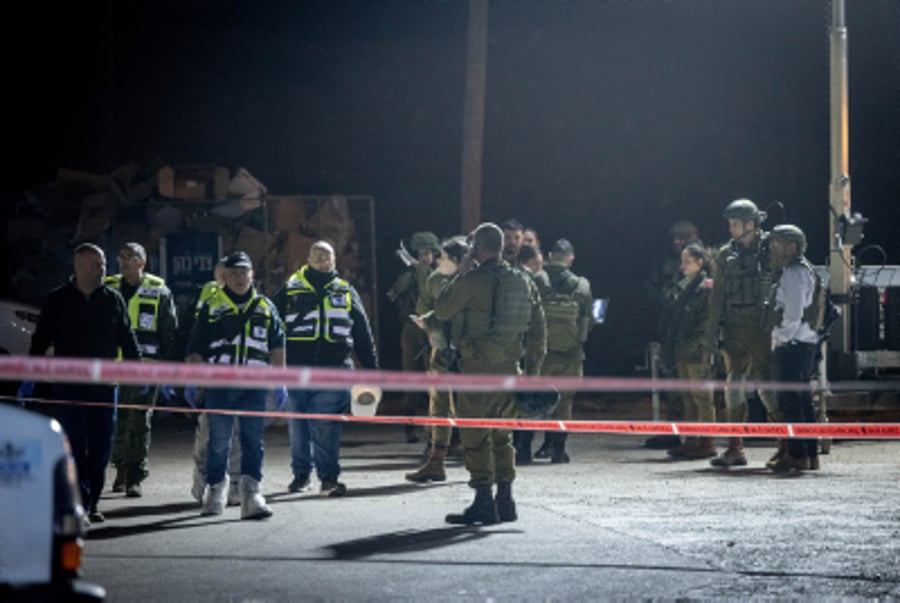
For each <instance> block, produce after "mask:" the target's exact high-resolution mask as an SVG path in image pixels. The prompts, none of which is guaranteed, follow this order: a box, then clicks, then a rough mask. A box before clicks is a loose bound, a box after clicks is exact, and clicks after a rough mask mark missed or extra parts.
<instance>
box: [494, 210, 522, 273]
mask: <svg viewBox="0 0 900 603" xmlns="http://www.w3.org/2000/svg"><path fill="white" fill-rule="evenodd" d="M500 228H502V229H503V242H504V245H503V260H504V261H505V262H507V263H508V264H510V265H511V266H518V265H519V250H520V249H521V248H522V243H523V242H524V235H525V227H524V226H522V223H521V222H519V221H518V220H517V219H516V218H509V219H508V220H505V221H504V222H502V223H501V224H500Z"/></svg>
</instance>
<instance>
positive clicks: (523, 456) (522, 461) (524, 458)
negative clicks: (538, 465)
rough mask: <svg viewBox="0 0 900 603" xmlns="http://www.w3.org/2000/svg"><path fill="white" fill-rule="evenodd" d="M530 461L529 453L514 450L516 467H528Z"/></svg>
mask: <svg viewBox="0 0 900 603" xmlns="http://www.w3.org/2000/svg"><path fill="white" fill-rule="evenodd" d="M531 461H532V458H531V451H530V450H525V449H524V448H522V449H519V450H516V465H530V464H531Z"/></svg>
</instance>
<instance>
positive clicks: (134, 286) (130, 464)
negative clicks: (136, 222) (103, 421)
mask: <svg viewBox="0 0 900 603" xmlns="http://www.w3.org/2000/svg"><path fill="white" fill-rule="evenodd" d="M118 260H119V270H120V272H119V274H116V275H114V276H109V277H107V278H106V285H107V286H109V287H112V288H113V289H115V290H117V291H118V292H119V293H120V294H121V295H122V298H123V299H124V300H125V303H126V304H127V305H128V316H129V318H130V319H131V328H132V329H134V333H135V336H136V337H137V340H138V345H139V346H140V348H141V357H142V358H143V360H144V361H145V362H146V361H150V360H175V358H176V354H175V331H176V330H177V329H178V316H177V314H176V313H175V303H174V301H173V299H172V292H171V291H170V290H169V288H168V287H167V286H166V282H165V281H164V280H163V279H161V278H159V277H158V276H155V275H153V274H150V273H149V272H146V271H145V270H144V267H145V266H146V265H147V252H146V251H145V250H144V246H143V245H141V244H140V243H135V242H129V243H125V244H124V245H122V248H121V249H120V250H119V255H118ZM169 390H170V388H164V389H163V395H164V396H165V397H166V398H169V397H171V393H170V391H169ZM159 391H160V387H159V385H157V384H150V385H123V386H122V387H121V388H120V390H119V403H120V404H125V405H135V406H140V407H143V408H119V415H118V420H117V423H116V436H115V440H114V443H113V451H112V463H113V465H115V467H116V478H115V480H114V481H113V488H112V489H113V492H121V491H123V490H124V492H125V496H128V497H129V498H137V497H140V496H141V494H142V493H141V482H142V481H143V480H144V479H145V478H146V477H147V475H148V471H147V454H148V453H149V451H150V428H151V421H152V420H153V411H152V410H151V407H153V406H154V405H155V404H156V397H157V395H158V393H159Z"/></svg>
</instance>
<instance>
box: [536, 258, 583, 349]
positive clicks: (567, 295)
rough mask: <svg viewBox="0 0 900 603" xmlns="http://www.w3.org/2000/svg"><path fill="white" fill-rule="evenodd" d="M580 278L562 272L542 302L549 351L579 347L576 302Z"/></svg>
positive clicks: (578, 312) (552, 283) (578, 314)
mask: <svg viewBox="0 0 900 603" xmlns="http://www.w3.org/2000/svg"><path fill="white" fill-rule="evenodd" d="M576 289H578V277H577V276H575V275H574V274H572V273H571V272H569V271H568V270H566V271H564V272H562V273H561V274H560V275H559V277H558V278H557V279H556V280H555V282H551V283H550V289H549V290H547V291H545V292H544V294H543V296H542V298H541V301H542V303H543V305H544V317H545V318H546V320H547V350H548V351H551V352H568V351H570V350H572V349H573V348H575V347H576V346H578V345H581V340H580V339H579V337H578V318H579V316H580V308H579V307H578V302H577V301H575V295H574V294H575V290H576Z"/></svg>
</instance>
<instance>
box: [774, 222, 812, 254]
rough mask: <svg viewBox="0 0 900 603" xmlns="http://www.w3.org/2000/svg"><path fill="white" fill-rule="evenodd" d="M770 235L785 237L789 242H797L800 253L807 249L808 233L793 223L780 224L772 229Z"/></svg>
mask: <svg viewBox="0 0 900 603" xmlns="http://www.w3.org/2000/svg"><path fill="white" fill-rule="evenodd" d="M769 236H770V237H777V238H779V239H784V240H785V241H787V242H788V243H796V244H797V250H798V251H799V252H800V253H804V252H805V251H806V234H804V232H803V231H802V230H800V228H799V227H797V226H794V225H793V224H779V225H778V226H776V227H775V228H773V229H772V232H770V233H769Z"/></svg>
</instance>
